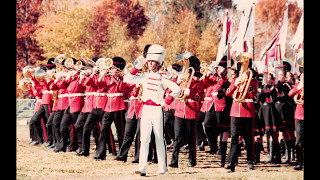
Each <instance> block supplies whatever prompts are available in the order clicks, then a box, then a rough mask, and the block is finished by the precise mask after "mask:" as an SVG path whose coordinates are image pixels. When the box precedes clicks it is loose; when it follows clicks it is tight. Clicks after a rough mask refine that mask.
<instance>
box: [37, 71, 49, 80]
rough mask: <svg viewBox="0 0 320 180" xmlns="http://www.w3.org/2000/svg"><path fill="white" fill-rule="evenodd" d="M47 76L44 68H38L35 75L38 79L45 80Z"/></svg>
mask: <svg viewBox="0 0 320 180" xmlns="http://www.w3.org/2000/svg"><path fill="white" fill-rule="evenodd" d="M46 76H47V73H46V71H45V70H43V69H38V70H37V71H36V72H35V77H36V79H37V80H44V79H46Z"/></svg>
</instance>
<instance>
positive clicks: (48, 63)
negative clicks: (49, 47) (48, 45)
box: [46, 58, 56, 69]
mask: <svg viewBox="0 0 320 180" xmlns="http://www.w3.org/2000/svg"><path fill="white" fill-rule="evenodd" d="M53 62H54V58H49V59H48V62H47V65H46V67H47V69H54V68H56V65H55V64H53Z"/></svg>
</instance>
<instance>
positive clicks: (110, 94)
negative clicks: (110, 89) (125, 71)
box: [107, 93, 123, 97]
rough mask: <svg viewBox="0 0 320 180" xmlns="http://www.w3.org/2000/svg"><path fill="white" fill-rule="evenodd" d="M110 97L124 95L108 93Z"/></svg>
mask: <svg viewBox="0 0 320 180" xmlns="http://www.w3.org/2000/svg"><path fill="white" fill-rule="evenodd" d="M107 96H108V97H116V96H123V94H122V93H108V94H107Z"/></svg>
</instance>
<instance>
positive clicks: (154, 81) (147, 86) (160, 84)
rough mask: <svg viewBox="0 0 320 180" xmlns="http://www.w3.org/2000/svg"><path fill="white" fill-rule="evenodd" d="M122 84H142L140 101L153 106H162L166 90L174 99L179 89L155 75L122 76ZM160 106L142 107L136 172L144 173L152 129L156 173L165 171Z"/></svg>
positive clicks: (167, 80) (157, 74)
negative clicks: (155, 154) (154, 142)
mask: <svg viewBox="0 0 320 180" xmlns="http://www.w3.org/2000/svg"><path fill="white" fill-rule="evenodd" d="M124 82H127V83H131V84H142V87H143V92H142V96H141V99H142V101H143V102H146V101H148V100H151V101H153V102H154V103H155V104H159V105H161V106H162V105H164V93H165V90H166V89H167V88H169V89H171V90H172V92H171V93H170V95H171V96H172V97H173V98H175V97H177V96H178V95H179V94H180V91H181V89H180V87H179V86H178V85H177V84H176V83H175V82H173V81H171V80H169V79H166V78H164V77H162V76H161V75H160V73H159V72H156V73H153V72H151V73H144V74H142V75H141V76H135V75H132V74H130V73H129V74H128V75H125V76H124ZM161 106H155V105H146V104H144V105H143V107H142V114H141V122H140V141H141V145H140V155H139V167H138V170H139V171H140V172H142V173H146V170H147V159H148V153H149V143H150V136H151V131H152V129H153V132H154V135H155V141H156V148H157V155H158V173H164V172H165V171H166V170H167V163H166V162H167V158H166V154H167V151H166V147H167V146H166V144H165V141H164V138H163V136H164V134H163V112H162V107H161Z"/></svg>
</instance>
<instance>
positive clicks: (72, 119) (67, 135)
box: [60, 108, 80, 151]
mask: <svg viewBox="0 0 320 180" xmlns="http://www.w3.org/2000/svg"><path fill="white" fill-rule="evenodd" d="M79 114H80V111H77V112H74V113H71V112H70V108H68V109H67V110H66V111H65V112H64V114H63V117H62V120H61V125H60V126H61V127H60V131H61V135H62V140H63V145H62V149H63V150H64V149H65V148H66V147H69V148H70V150H71V151H75V150H77V148H78V144H77V136H76V134H77V133H76V130H75V128H74V124H75V123H76V121H77V119H78V116H79Z"/></svg>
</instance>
